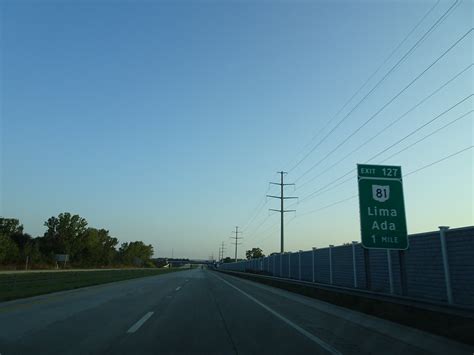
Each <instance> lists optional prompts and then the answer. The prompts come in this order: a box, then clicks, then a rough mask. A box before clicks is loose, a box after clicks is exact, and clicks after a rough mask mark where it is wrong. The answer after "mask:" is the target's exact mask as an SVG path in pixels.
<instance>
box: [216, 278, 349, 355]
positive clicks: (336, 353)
mask: <svg viewBox="0 0 474 355" xmlns="http://www.w3.org/2000/svg"><path fill="white" fill-rule="evenodd" d="M212 275H214V276H215V277H217V278H218V279H220V280H221V281H223V282H224V283H226V284H227V285H229V286H230V287H232V288H234V289H235V290H237V291H239V292H240V293H241V294H243V295H244V296H246V297H248V298H249V299H251V300H252V301H254V302H255V303H256V304H258V305H259V306H261V307H263V308H264V309H266V310H267V311H268V312H270V313H271V314H273V315H274V316H275V317H277V318H279V319H280V320H282V321H283V322H285V323H286V324H288V325H289V326H290V327H292V328H293V329H295V330H297V331H298V332H299V333H301V334H303V335H304V336H305V337H307V338H308V339H310V340H312V341H313V342H315V343H316V344H318V345H319V346H321V347H322V348H323V349H324V350H326V351H328V352H330V353H331V354H334V355H342V353H340V352H339V351H338V350H337V349H335V348H334V347H332V346H331V345H329V344H328V343H326V342H324V341H323V340H321V339H320V338H318V337H317V336H315V335H313V334H311V333H310V332H308V331H307V330H304V329H303V328H301V327H300V326H299V325H297V324H295V323H293V322H292V321H291V320H289V319H288V318H285V317H284V316H282V315H281V314H280V313H278V312H276V311H274V310H273V309H271V308H270V307H268V306H267V305H265V304H263V303H262V302H260V301H259V300H257V299H256V298H255V297H253V296H251V295H249V294H248V293H247V292H245V291H242V290H241V289H240V288H238V287H237V286H234V285H232V284H231V283H230V282H228V281H226V280H224V279H223V278H222V277H220V276H217V275H216V274H214V273H212Z"/></svg>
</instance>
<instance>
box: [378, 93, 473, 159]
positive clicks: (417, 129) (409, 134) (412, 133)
mask: <svg viewBox="0 0 474 355" xmlns="http://www.w3.org/2000/svg"><path fill="white" fill-rule="evenodd" d="M473 96H474V94H470V95H468V96H466V97H465V98H463V99H461V100H460V101H458V102H457V103H456V104H454V105H452V106H451V107H449V108H448V109H446V110H444V111H443V112H441V113H440V114H439V115H437V116H436V117H434V118H432V119H431V120H429V121H428V122H425V123H424V124H422V125H421V126H419V127H418V128H416V129H415V130H413V131H411V132H410V133H408V134H407V135H406V136H404V137H402V138H400V139H399V140H398V141H396V142H395V143H393V144H391V145H390V146H388V147H387V148H385V149H383V150H382V151H380V152H378V153H377V154H375V155H374V156H372V157H371V158H370V159H369V161H370V160H373V159H375V158H377V157H378V156H380V155H381V154H383V153H385V152H386V151H387V150H389V149H391V148H393V147H394V146H396V145H397V144H399V143H401V142H403V141H404V140H405V139H407V138H408V137H411V136H412V135H414V134H415V133H416V132H418V131H419V130H421V129H423V128H425V127H426V126H428V125H429V124H431V123H433V122H434V121H436V120H437V119H439V118H440V117H442V116H443V115H445V114H446V113H448V112H449V111H451V110H452V109H454V108H455V107H457V106H459V105H461V104H462V103H464V102H466V101H467V100H469V99H470V98H471V97H473Z"/></svg>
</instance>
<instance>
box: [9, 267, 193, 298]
mask: <svg viewBox="0 0 474 355" xmlns="http://www.w3.org/2000/svg"><path fill="white" fill-rule="evenodd" d="M182 270H186V269H118V270H103V271H102V270H94V271H82V270H81V271H56V272H25V273H15V274H0V301H9V300H14V299H17V298H24V297H31V296H37V295H42V294H46V293H51V292H57V291H64V290H72V289H76V288H80V287H86V286H92V285H99V284H105V283H109V282H114V281H122V280H129V279H135V278H139V277H146V276H155V275H162V274H167V273H170V272H175V271H182Z"/></svg>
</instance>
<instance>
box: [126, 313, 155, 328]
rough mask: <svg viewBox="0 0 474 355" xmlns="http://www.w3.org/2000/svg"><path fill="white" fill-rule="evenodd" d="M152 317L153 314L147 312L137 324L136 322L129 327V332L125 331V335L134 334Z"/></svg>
mask: <svg viewBox="0 0 474 355" xmlns="http://www.w3.org/2000/svg"><path fill="white" fill-rule="evenodd" d="M152 315H153V312H148V313H147V314H145V315H144V316H143V317H142V318H141V319H140V320H139V321H138V322H136V323H135V324H134V325H132V326H131V327H130V329H129V330H127V333H135V332H136V331H137V330H138V329H139V328H140V327H141V326H142V325H143V323H145V322H146V321H147V320H148V319H149V318H150V317H151V316H152Z"/></svg>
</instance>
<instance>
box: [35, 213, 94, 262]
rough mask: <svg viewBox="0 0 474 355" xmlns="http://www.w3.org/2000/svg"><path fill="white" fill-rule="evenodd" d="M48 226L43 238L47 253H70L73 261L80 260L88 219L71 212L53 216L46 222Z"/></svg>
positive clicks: (43, 245)
mask: <svg viewBox="0 0 474 355" xmlns="http://www.w3.org/2000/svg"><path fill="white" fill-rule="evenodd" d="M44 225H45V227H46V228H47V230H46V232H45V234H44V238H43V240H42V247H43V251H44V252H45V253H47V254H50V255H51V254H69V259H70V260H71V261H72V262H78V261H80V260H79V258H80V256H81V252H82V250H83V249H84V248H85V243H84V239H85V235H86V232H87V221H86V220H85V219H84V218H82V217H80V216H79V215H77V214H76V215H71V214H70V213H69V212H65V213H61V214H59V216H58V217H54V216H53V217H51V218H49V219H48V220H47V221H46V222H45V223H44Z"/></svg>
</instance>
